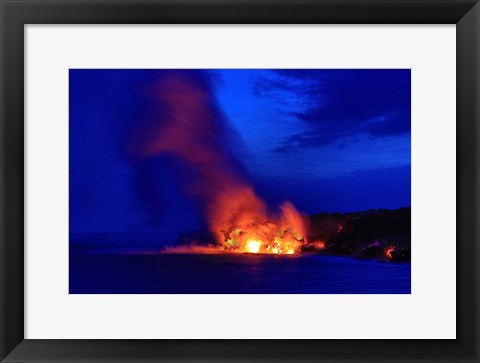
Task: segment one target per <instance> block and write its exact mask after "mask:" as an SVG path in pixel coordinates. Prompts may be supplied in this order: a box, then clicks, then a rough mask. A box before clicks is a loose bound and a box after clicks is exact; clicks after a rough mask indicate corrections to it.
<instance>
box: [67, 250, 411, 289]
mask: <svg viewBox="0 0 480 363" xmlns="http://www.w3.org/2000/svg"><path fill="white" fill-rule="evenodd" d="M410 266H411V265H410V263H385V262H379V261H376V260H359V259H353V258H346V257H334V256H321V255H305V256H276V255H233V254H232V255H181V254H72V255H71V256H70V293H72V294H375V293H378V294H409V293H410Z"/></svg>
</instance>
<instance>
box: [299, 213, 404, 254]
mask: <svg viewBox="0 0 480 363" xmlns="http://www.w3.org/2000/svg"><path fill="white" fill-rule="evenodd" d="M307 220H308V223H309V226H310V234H309V236H308V241H309V242H308V243H307V244H305V245H304V246H303V247H302V251H303V252H313V253H321V254H331V255H341V256H352V257H357V258H376V259H380V260H386V261H398V262H409V261H410V260H411V208H410V207H406V208H399V209H395V210H388V209H373V210H367V211H363V212H354V213H320V214H316V215H313V216H310V217H308V218H307Z"/></svg>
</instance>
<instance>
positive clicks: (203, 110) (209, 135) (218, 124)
mask: <svg viewBox="0 0 480 363" xmlns="http://www.w3.org/2000/svg"><path fill="white" fill-rule="evenodd" d="M148 93H149V97H150V98H151V100H152V104H153V105H154V106H153V107H152V108H153V109H155V110H157V111H156V117H152V118H150V119H148V120H144V121H143V122H140V123H139V125H138V126H137V127H136V129H134V130H133V132H132V136H131V145H130V146H131V149H132V151H133V156H134V158H135V159H136V160H139V161H141V160H143V159H145V158H149V157H155V156H157V155H162V154H163V155H170V156H173V157H175V158H178V159H179V160H181V162H182V163H185V164H186V165H188V168H189V170H190V171H191V174H189V178H185V180H184V181H183V184H184V187H185V190H187V191H188V192H189V194H190V195H192V196H193V197H194V198H195V199H196V200H197V201H198V202H199V204H200V205H201V207H202V209H203V214H204V219H205V221H206V224H207V226H208V228H209V230H210V232H211V234H212V235H213V237H214V238H215V242H216V244H215V245H214V246H212V247H209V248H206V249H205V250H207V251H208V250H210V251H212V252H213V253H215V252H218V251H222V252H232V253H234V252H237V253H238V252H242V253H265V254H290V255H291V254H295V253H296V252H298V251H299V250H300V247H301V246H302V244H303V243H305V242H306V235H307V233H306V232H307V231H306V229H307V227H306V223H305V219H304V218H303V217H302V216H301V215H300V213H299V212H298V211H297V210H296V209H295V207H294V206H293V205H292V204H291V203H289V202H284V203H283V204H282V205H281V206H280V208H279V211H278V212H277V213H272V212H271V211H270V210H268V208H267V206H266V204H265V203H264V201H263V200H262V199H261V198H260V197H259V196H257V195H256V193H255V192H254V190H253V187H252V186H251V184H250V182H249V181H248V178H247V177H246V173H244V172H243V168H242V166H241V164H240V162H239V161H238V160H237V158H236V157H235V153H234V152H233V151H232V147H231V145H232V144H234V140H235V136H236V135H235V134H234V132H233V131H232V130H231V129H229V125H228V122H227V120H226V118H225V117H224V116H223V114H222V113H221V110H220V108H219V106H218V105H217V101H216V98H215V95H214V92H213V84H212V80H211V79H209V78H208V77H207V76H206V75H205V74H201V73H198V72H193V71H173V70H170V71H169V72H167V73H165V74H164V75H163V76H162V77H160V78H159V79H158V80H157V82H156V83H155V84H153V86H152V87H151V88H150V89H149V90H148ZM192 174H193V179H192ZM185 249H187V250H188V247H186V246H182V250H185ZM190 250H191V251H192V253H198V251H199V249H198V248H191V249H190Z"/></svg>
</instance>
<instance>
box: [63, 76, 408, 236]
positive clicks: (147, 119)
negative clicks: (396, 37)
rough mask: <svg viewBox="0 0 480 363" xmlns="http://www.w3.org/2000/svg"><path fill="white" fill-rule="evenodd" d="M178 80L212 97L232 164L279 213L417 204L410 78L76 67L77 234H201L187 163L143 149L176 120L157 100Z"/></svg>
mask: <svg viewBox="0 0 480 363" xmlns="http://www.w3.org/2000/svg"><path fill="white" fill-rule="evenodd" d="M169 72H170V73H171V72H177V73H178V74H181V75H182V77H187V78H188V79H189V80H192V82H195V84H199V85H200V86H201V87H203V88H202V89H205V92H206V93H207V94H208V102H209V105H208V107H209V109H211V110H213V111H212V112H213V113H214V115H215V116H214V117H215V118H216V120H217V121H218V122H217V123H216V125H217V126H218V125H220V126H219V127H220V129H215V131H212V132H217V133H219V134H218V135H214V136H215V137H216V138H217V139H221V143H222V145H224V146H222V150H223V151H224V152H225V154H228V160H231V163H230V165H234V166H235V169H236V171H235V172H238V173H239V174H241V175H242V177H245V178H246V179H248V181H249V183H251V184H252V185H253V186H254V189H255V191H256V192H257V194H258V195H259V196H260V197H262V198H263V199H264V200H265V201H266V202H267V204H268V205H269V206H270V207H271V208H275V207H276V206H278V205H279V204H280V203H281V202H282V201H284V200H290V201H291V202H292V203H293V204H294V205H295V206H296V207H297V209H298V210H299V211H301V212H302V213H304V214H315V213H319V212H335V211H338V212H350V211H360V210H366V209H371V208H390V209H393V208H398V207H404V206H410V190H411V188H410V156H411V155H410V131H411V120H410V70H397V69H396V70H387V69H382V70H332V69H329V70H304V69H302V70H188V71H178V70H177V71H169V70H163V71H162V70H70V80H69V82H70V83H69V87H70V166H69V172H70V232H71V233H74V234H75V233H84V232H146V231H152V232H157V231H158V232H162V233H163V234H164V235H165V236H169V237H168V238H174V237H173V236H175V235H176V234H178V232H182V231H194V230H198V229H202V228H203V227H204V223H205V221H204V218H203V217H202V208H201V206H200V205H199V202H198V200H196V199H195V198H194V197H192V196H191V195H190V194H189V193H188V192H187V191H186V190H185V180H187V179H188V178H190V179H188V180H191V183H195V175H191V174H190V172H191V171H190V170H189V168H188V165H184V164H182V162H181V161H178V160H177V159H175V158H172V157H171V156H169V155H150V154H149V155H146V156H145V154H142V153H141V152H140V151H138V150H140V149H139V146H138V144H139V143H142V142H144V141H143V140H147V141H148V137H150V134H152V133H154V132H155V130H153V131H152V130H151V129H149V128H148V127H147V126H148V125H149V123H152V122H157V123H159V124H161V123H162V122H164V121H163V120H165V119H167V118H168V115H166V114H165V112H164V110H162V107H161V105H159V104H156V103H155V98H154V97H152V93H155V92H156V88H155V87H157V85H158V84H161V83H162V80H163V79H164V77H165V75H168V74H169ZM182 72H183V73H182ZM145 125H147V126H145ZM198 127H199V129H200V128H202V127H204V126H203V125H198ZM139 130H140V131H139ZM138 135H142V136H141V137H140V136H138ZM147 141H145V142H147ZM132 145H133V146H132ZM165 238H167V237H165Z"/></svg>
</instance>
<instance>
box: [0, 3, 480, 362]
mask: <svg viewBox="0 0 480 363" xmlns="http://www.w3.org/2000/svg"><path fill="white" fill-rule="evenodd" d="M0 6H1V7H0V11H1V32H2V33H1V75H0V80H1V92H0V94H1V101H0V102H1V107H0V109H1V122H0V127H1V129H0V136H1V159H0V160H1V165H0V170H1V171H0V175H1V182H0V193H1V194H0V204H1V219H0V220H1V236H0V239H1V240H0V243H1V245H0V246H1V254H0V255H1V266H0V267H1V269H0V271H1V295H0V308H1V310H0V344H1V345H0V359H1V360H2V362H3V361H4V362H60V361H62V362H63V361H64V362H93V361H102V362H113V361H116V362H127V361H128V362H137V361H138V362H147V361H148V362H150V361H158V362H167V361H169V362H180V361H182V362H187V361H188V362H200V361H202V362H207V361H211V362H218V361H225V362H280V361H282V362H294V361H295V362H304V361H305V362H306V361H309V362H310V361H318V362H380V361H383V362H394V361H395V362H427V361H428V362H479V361H480V360H479V359H480V354H479V326H480V324H479V304H478V302H479V291H480V290H479V238H478V237H479V223H478V222H479V213H478V212H479V196H480V194H479V170H480V169H479V126H480V117H479V116H480V108H479V99H480V92H479V89H480V79H479V78H480V72H479V70H480V56H479V54H480V48H479V44H480V5H479V3H478V0H457V1H455V0H402V1H399V0H392V1H388V0H342V1H332V0H316V1H306V0H300V1H295V0H272V1H266V0H257V1H252V0H243V1H239V0H224V1H215V0H197V1H194V0H193V1H192V0H177V1H173V0H167V1H161V0H139V1H135V0H97V1H90V0H75V1H70V0H23V1H22V0H0ZM156 23H190V24H208V23H212V24H217V23H237V24H239V23H246V24H261V23H264V24H294V23H298V24H304V23H305V24H315V23H325V24H334V23H335V24H392V23H395V24H445V23H446V24H456V29H457V31H456V40H457V45H456V47H457V49H456V60H457V70H456V75H457V96H456V102H457V114H456V116H457V119H456V128H457V140H456V141H457V220H456V225H457V270H456V271H457V339H455V340H408V339H406V340H30V339H24V243H23V239H24V201H25V195H24V177H25V175H24V146H25V145H24V25H26V24H156ZM426 122H431V121H426ZM452 122H453V120H452ZM52 319H55V317H54V316H52ZM179 323H181V322H179ZM252 329H254V327H252Z"/></svg>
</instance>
